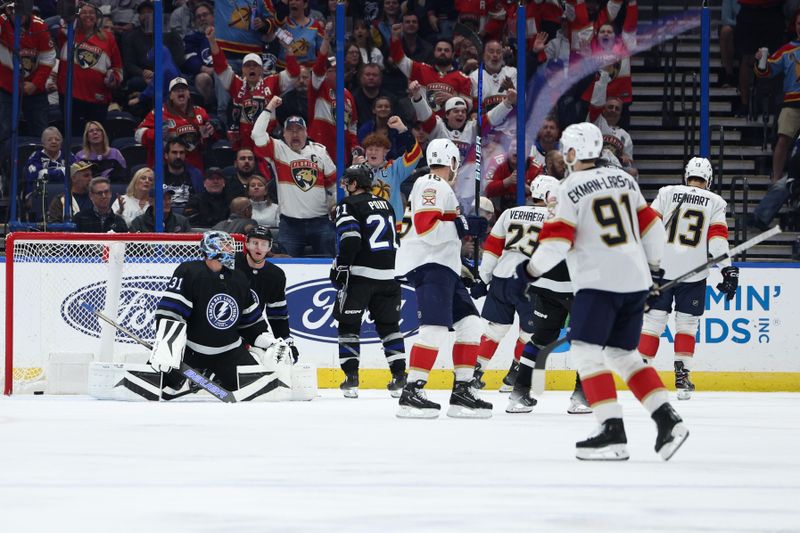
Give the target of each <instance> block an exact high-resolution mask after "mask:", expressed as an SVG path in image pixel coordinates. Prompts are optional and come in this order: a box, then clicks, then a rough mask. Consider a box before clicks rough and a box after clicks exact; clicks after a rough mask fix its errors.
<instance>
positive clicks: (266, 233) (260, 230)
mask: <svg viewBox="0 0 800 533" xmlns="http://www.w3.org/2000/svg"><path fill="white" fill-rule="evenodd" d="M246 237H247V240H248V241H249V240H250V239H264V240H265V241H269V242H272V240H273V238H272V232H271V231H270V229H269V228H268V227H267V226H253V227H252V228H250V231H248V232H247V236H246Z"/></svg>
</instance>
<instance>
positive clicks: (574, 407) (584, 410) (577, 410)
mask: <svg viewBox="0 0 800 533" xmlns="http://www.w3.org/2000/svg"><path fill="white" fill-rule="evenodd" d="M591 412H592V408H591V407H588V406H586V405H583V404H582V403H577V402H570V404H569V408H568V409H567V413H568V414H571V415H588V414H591Z"/></svg>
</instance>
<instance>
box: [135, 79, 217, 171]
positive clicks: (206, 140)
mask: <svg viewBox="0 0 800 533" xmlns="http://www.w3.org/2000/svg"><path fill="white" fill-rule="evenodd" d="M162 113H163V115H162V116H163V120H164V123H163V124H164V126H163V127H164V139H168V138H170V137H178V138H180V139H181V140H182V141H183V143H184V144H185V145H186V148H187V153H186V162H187V163H189V164H190V165H192V166H193V167H195V168H197V169H200V170H201V171H202V170H203V169H204V168H205V165H204V163H203V152H204V151H205V149H206V148H207V147H209V146H211V144H213V142H214V141H215V140H216V139H217V138H218V135H217V131H216V128H215V127H214V124H212V123H211V121H210V119H209V117H208V113H206V110H205V109H203V108H202V107H200V106H196V105H193V104H192V100H191V95H190V94H189V84H188V82H187V81H186V79H185V78H175V79H173V80H172V81H170V82H169V97H168V99H167V102H166V103H165V104H164V107H163V109H162ZM154 128H155V112H154V111H150V113H148V114H147V116H146V117H145V118H144V120H143V121H142V123H141V124H139V127H138V128H137V129H136V141H137V142H139V143H141V144H143V145H144V146H145V148H146V149H147V166H149V167H151V168H152V167H153V162H154V160H155V152H156V146H155V130H154Z"/></svg>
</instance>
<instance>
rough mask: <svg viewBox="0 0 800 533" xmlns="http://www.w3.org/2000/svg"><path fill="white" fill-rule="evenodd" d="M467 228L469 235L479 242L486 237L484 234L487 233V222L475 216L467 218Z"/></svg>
mask: <svg viewBox="0 0 800 533" xmlns="http://www.w3.org/2000/svg"><path fill="white" fill-rule="evenodd" d="M467 226H469V234H470V235H474V236H475V237H476V238H478V239H481V240H483V239H484V238H485V237H486V232H487V231H489V221H488V220H486V219H485V218H483V217H479V216H475V215H472V216H468V217H467Z"/></svg>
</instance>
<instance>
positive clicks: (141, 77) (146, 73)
mask: <svg viewBox="0 0 800 533" xmlns="http://www.w3.org/2000/svg"><path fill="white" fill-rule="evenodd" d="M136 11H137V13H138V17H139V25H138V26H136V27H135V28H133V29H132V30H131V31H129V32H127V33H126V34H125V36H124V38H123V40H122V47H121V49H120V52H121V53H122V62H123V64H124V67H125V79H126V80H127V81H128V91H135V92H142V91H144V88H145V87H146V86H147V84H148V83H150V82H151V81H152V79H153V75H154V74H153V68H154V67H153V60H152V59H151V58H149V57H148V52H150V49H151V48H153V3H152V2H150V0H145V1H144V2H141V3H140V4H139V5H138V6H136ZM164 44H165V45H166V47H167V48H168V49H169V52H170V56H172V61H173V62H174V63H175V65H176V66H177V67H179V68H180V66H181V65H182V64H183V41H182V40H181V38H180V37H179V36H178V35H176V34H173V33H165V34H164Z"/></svg>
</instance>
